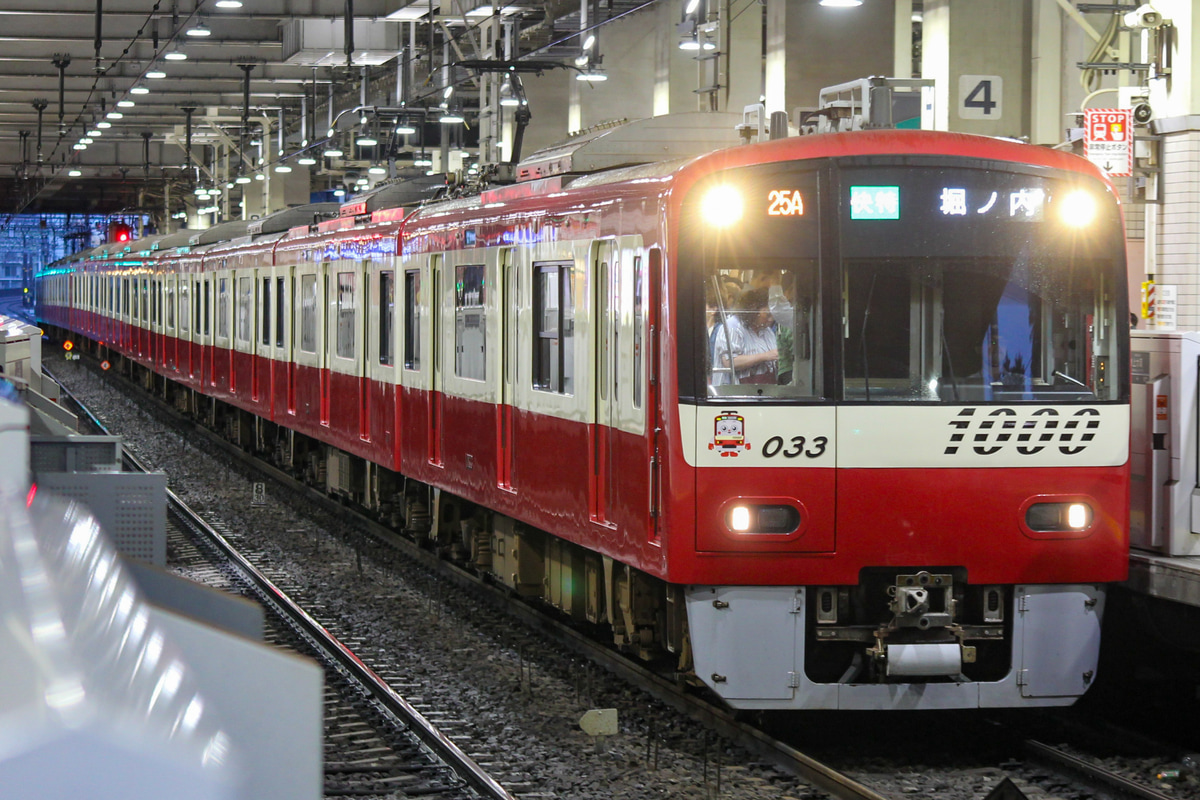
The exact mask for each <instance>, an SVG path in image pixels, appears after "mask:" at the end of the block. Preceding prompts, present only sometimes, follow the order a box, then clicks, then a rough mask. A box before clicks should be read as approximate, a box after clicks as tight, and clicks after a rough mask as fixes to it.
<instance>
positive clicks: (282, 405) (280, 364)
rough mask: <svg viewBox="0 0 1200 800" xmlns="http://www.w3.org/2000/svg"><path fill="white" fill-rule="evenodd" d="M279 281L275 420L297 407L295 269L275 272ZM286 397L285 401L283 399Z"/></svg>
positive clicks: (273, 386) (274, 365) (275, 297)
mask: <svg viewBox="0 0 1200 800" xmlns="http://www.w3.org/2000/svg"><path fill="white" fill-rule="evenodd" d="M272 274H273V275H274V280H275V291H274V292H273V293H272V295H271V297H272V300H273V301H274V303H275V311H274V314H273V316H274V318H275V325H274V327H275V332H274V334H273V336H274V339H275V341H274V350H273V351H272V360H271V387H270V391H271V418H272V419H274V418H276V415H277V414H282V413H283V412H284V410H287V411H291V410H293V409H294V408H295V404H296V400H295V395H293V393H292V370H293V366H292V333H291V331H290V330H289V324H290V322H291V315H290V314H288V309H289V308H291V307H292V306H291V295H290V294H289V292H290V291H292V289H291V287H292V286H293V285H294V283H295V278H294V277H292V269H291V267H284V268H276V269H275V270H274V272H273V273H272ZM281 398H282V400H281Z"/></svg>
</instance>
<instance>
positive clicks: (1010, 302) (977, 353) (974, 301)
mask: <svg viewBox="0 0 1200 800" xmlns="http://www.w3.org/2000/svg"><path fill="white" fill-rule="evenodd" d="M1101 273H1102V268H1101V265H1099V264H1095V263H1090V262H1086V261H1082V260H1076V261H1074V262H1071V263H1070V264H1062V263H1056V264H1050V263H1039V262H1038V261H1037V260H1035V259H1028V260H1024V261H1022V262H1020V263H1018V262H1015V261H1012V260H1008V259H1000V258H975V259H971V258H959V259H850V260H847V262H846V264H845V271H844V276H843V285H844V299H843V312H844V317H845V319H844V322H845V328H846V338H845V343H844V351H843V353H844V364H845V381H844V386H845V399H846V400H857V401H897V400H901V401H921V400H926V401H929V400H932V401H942V402H987V401H997V402H1015V401H1022V400H1026V401H1036V400H1048V399H1076V400H1106V399H1112V397H1113V396H1114V395H1113V394H1112V393H1113V392H1115V387H1114V386H1112V385H1110V384H1109V382H1108V381H1107V380H1106V375H1107V369H1106V367H1107V364H1108V361H1109V360H1110V359H1112V358H1113V357H1114V355H1115V354H1114V353H1113V352H1110V348H1112V347H1113V346H1114V344H1113V342H1112V341H1111V340H1112V339H1113V337H1111V336H1108V337H1105V336H1104V335H1103V332H1104V331H1106V330H1112V327H1111V326H1112V325H1113V324H1114V321H1115V309H1114V306H1113V304H1112V301H1111V300H1106V299H1105V293H1104V292H1103V291H1102V282H1101V277H1100V276H1101ZM1098 332H1099V334H1098Z"/></svg>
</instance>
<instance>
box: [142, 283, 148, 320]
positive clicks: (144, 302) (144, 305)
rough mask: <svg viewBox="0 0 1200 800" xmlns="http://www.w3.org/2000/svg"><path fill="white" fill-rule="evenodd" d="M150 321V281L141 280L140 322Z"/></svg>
mask: <svg viewBox="0 0 1200 800" xmlns="http://www.w3.org/2000/svg"><path fill="white" fill-rule="evenodd" d="M149 321H150V279H149V278H142V322H149Z"/></svg>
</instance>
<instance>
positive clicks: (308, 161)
mask: <svg viewBox="0 0 1200 800" xmlns="http://www.w3.org/2000/svg"><path fill="white" fill-rule="evenodd" d="M296 163H297V164H299V165H301V166H304V167H311V166H312V165H313V164H315V163H317V160H316V159H315V158H310V157H309V156H301V157H300V158H297V159H296Z"/></svg>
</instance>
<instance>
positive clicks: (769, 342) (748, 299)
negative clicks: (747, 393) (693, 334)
mask: <svg viewBox="0 0 1200 800" xmlns="http://www.w3.org/2000/svg"><path fill="white" fill-rule="evenodd" d="M737 308H738V313H737V314H734V315H731V316H730V317H729V321H728V325H726V326H725V329H724V330H723V331H722V332H720V333H718V335H717V336H716V342H715V344H714V350H713V353H714V357H713V363H714V364H715V365H716V366H715V367H714V368H713V375H712V382H713V385H714V386H720V385H724V384H728V383H730V382H731V381H730V380H729V367H730V366H731V361H732V367H733V372H734V374H735V375H736V378H737V381H736V382H737V383H769V384H773V383H775V382H776V374H775V372H776V366H777V361H778V359H779V351H778V349H777V340H776V332H775V327H774V323H775V319H774V317H773V316H771V310H770V308H769V306H768V291H767V289H766V288H758V289H747V290H746V291H745V292H742V294H741V296H740V297H739V298H738V303H737Z"/></svg>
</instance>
